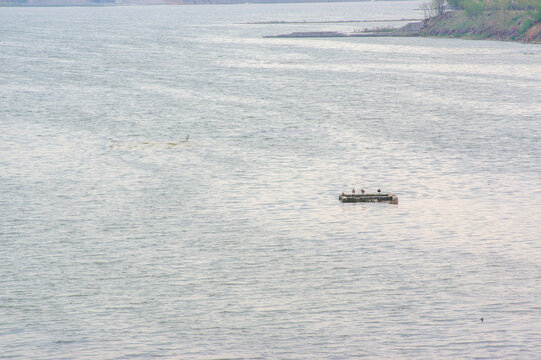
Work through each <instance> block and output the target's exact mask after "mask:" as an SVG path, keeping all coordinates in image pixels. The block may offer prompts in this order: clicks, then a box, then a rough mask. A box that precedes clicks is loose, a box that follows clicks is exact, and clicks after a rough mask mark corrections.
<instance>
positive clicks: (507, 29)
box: [421, 0, 541, 44]
mask: <svg viewBox="0 0 541 360" xmlns="http://www.w3.org/2000/svg"><path fill="white" fill-rule="evenodd" d="M539 1H541V0H539ZM540 15H541V14H540V13H539V11H538V10H537V9H535V8H533V9H532V8H522V9H521V8H505V9H497V8H487V7H484V8H481V9H479V10H478V11H475V12H472V11H468V9H455V10H452V11H442V12H441V13H440V14H437V15H436V16H433V17H430V18H429V19H427V20H426V21H425V27H424V29H423V30H422V31H421V34H423V35H427V36H446V37H457V38H467V39H487V40H504V41H522V42H530V43H540V44H541V21H540V20H541V19H540V18H541V16H540Z"/></svg>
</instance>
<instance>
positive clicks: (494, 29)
mask: <svg viewBox="0 0 541 360" xmlns="http://www.w3.org/2000/svg"><path fill="white" fill-rule="evenodd" d="M421 9H422V10H423V11H424V12H425V20H422V21H420V22H414V23H409V24H407V25H405V26H403V27H400V28H389V27H385V28H377V27H376V28H372V29H364V30H362V31H359V30H354V31H353V32H351V33H340V32H333V31H314V32H293V33H290V34H281V35H274V36H265V37H269V38H271V37H272V38H284V37H285V38H291V37H382V36H386V37H403V36H407V37H411V36H427V37H447V38H461V39H475V40H499V41H517V42H523V43H532V44H541V0H428V1H427V2H425V3H423V4H422V5H421ZM395 21H397V20H395ZM336 22H337V21H334V23H336ZM372 22H376V21H372ZM272 23H276V24H281V23H286V22H279V21H278V22H272ZM299 23H302V22H299ZM314 23H316V22H314ZM322 23H323V22H322Z"/></svg>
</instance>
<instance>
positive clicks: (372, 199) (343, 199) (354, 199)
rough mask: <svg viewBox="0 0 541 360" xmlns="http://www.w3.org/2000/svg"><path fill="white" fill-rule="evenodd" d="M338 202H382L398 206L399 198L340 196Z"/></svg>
mask: <svg viewBox="0 0 541 360" xmlns="http://www.w3.org/2000/svg"><path fill="white" fill-rule="evenodd" d="M338 200H340V201H341V202H343V203H354V202H382V203H389V204H398V196H396V195H395V194H340V195H338Z"/></svg>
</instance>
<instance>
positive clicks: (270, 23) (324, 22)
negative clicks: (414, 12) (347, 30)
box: [241, 19, 423, 25]
mask: <svg viewBox="0 0 541 360" xmlns="http://www.w3.org/2000/svg"><path fill="white" fill-rule="evenodd" d="M422 20H423V19H395V20H382V19H380V20H326V21H256V22H247V23H241V25H281V24H284V25H291V24H293V25H298V24H342V23H373V22H407V21H422Z"/></svg>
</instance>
